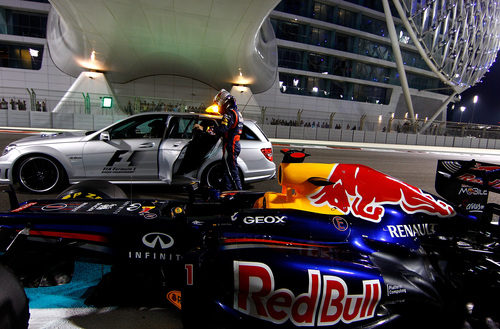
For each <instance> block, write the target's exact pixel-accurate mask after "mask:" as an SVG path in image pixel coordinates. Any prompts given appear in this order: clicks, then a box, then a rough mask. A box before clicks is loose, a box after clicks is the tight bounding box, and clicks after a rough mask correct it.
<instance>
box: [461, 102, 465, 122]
mask: <svg viewBox="0 0 500 329" xmlns="http://www.w3.org/2000/svg"><path fill="white" fill-rule="evenodd" d="M464 111H465V106H460V123H461V122H462V114H463V113H464Z"/></svg>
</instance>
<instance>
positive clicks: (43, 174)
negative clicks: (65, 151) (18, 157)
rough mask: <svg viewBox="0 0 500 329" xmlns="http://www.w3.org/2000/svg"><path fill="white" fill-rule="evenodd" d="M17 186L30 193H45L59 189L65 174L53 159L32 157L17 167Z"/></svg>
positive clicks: (41, 156) (40, 156) (39, 156)
mask: <svg viewBox="0 0 500 329" xmlns="http://www.w3.org/2000/svg"><path fill="white" fill-rule="evenodd" d="M16 174H17V176H16V177H17V179H18V181H19V184H20V185H21V186H22V187H23V188H24V189H26V190H28V191H30V192H32V193H47V192H53V191H55V190H57V189H59V188H60V187H61V186H62V185H63V183H64V182H65V180H66V173H65V172H64V169H63V168H62V167H61V165H60V164H59V163H58V162H57V161H56V160H54V159H52V158H49V157H46V156H43V155H33V156H30V157H27V158H25V159H23V160H22V161H21V163H20V164H19V166H17V171H16Z"/></svg>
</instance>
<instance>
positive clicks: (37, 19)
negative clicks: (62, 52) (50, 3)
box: [0, 8, 47, 38]
mask: <svg viewBox="0 0 500 329" xmlns="http://www.w3.org/2000/svg"><path fill="white" fill-rule="evenodd" d="M46 31H47V14H38V13H32V12H30V13H28V12H23V11H18V10H12V9H7V8H0V33H1V34H10V35H20V36H24V37H34V38H46V36H47V33H46Z"/></svg>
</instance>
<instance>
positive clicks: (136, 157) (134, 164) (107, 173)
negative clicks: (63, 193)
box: [83, 138, 161, 180]
mask: <svg viewBox="0 0 500 329" xmlns="http://www.w3.org/2000/svg"><path fill="white" fill-rule="evenodd" d="M160 141H161V140H160V139H159V138H158V139H150V140H144V139H127V140H111V141H108V142H105V141H91V142H88V143H87V144H86V145H85V150H84V156H83V160H84V165H85V172H86V174H87V177H107V178H110V179H112V180H129V179H130V177H131V176H133V178H134V179H146V180H151V179H158V144H160Z"/></svg>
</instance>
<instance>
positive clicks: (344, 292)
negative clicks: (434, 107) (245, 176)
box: [0, 150, 500, 328]
mask: <svg viewBox="0 0 500 329" xmlns="http://www.w3.org/2000/svg"><path fill="white" fill-rule="evenodd" d="M283 152H284V153H285V155H284V159H283V163H281V165H280V167H279V170H278V176H277V179H278V182H279V184H280V185H281V187H282V191H281V192H279V193H278V192H251V191H233V192H222V193H219V192H218V191H214V190H209V191H202V192H200V191H199V190H197V191H195V192H193V193H190V194H189V197H188V198H186V199H182V198H181V199H172V200H142V199H141V200H131V199H127V198H126V197H123V198H112V199H106V198H100V197H102V196H104V197H105V195H100V194H99V192H98V191H97V192H95V191H89V189H91V186H90V185H89V184H87V185H86V186H84V188H82V189H80V190H79V191H78V188H79V187H78V186H75V187H73V190H72V191H71V192H69V193H68V192H67V193H63V197H62V198H58V199H53V200H29V201H26V202H23V203H19V202H18V201H17V200H16V197H15V194H14V193H13V192H9V193H10V196H11V207H12V209H11V210H10V211H8V212H5V213H1V214H0V248H1V250H2V252H1V254H0V262H1V267H0V327H1V328H26V327H27V325H28V319H29V308H28V298H29V299H30V306H31V307H33V305H32V304H31V303H33V302H34V298H33V296H35V295H36V293H37V292H40V291H41V292H42V293H43V291H44V289H54V288H57V287H62V289H60V290H59V292H58V293H60V294H61V295H64V294H66V297H67V298H66V299H64V301H65V302H66V303H67V306H69V307H78V306H82V305H88V306H95V307H101V306H106V305H118V306H119V305H137V306H157V307H158V306H160V307H172V308H174V309H176V310H178V311H179V313H178V314H179V317H180V318H182V319H183V325H184V327H185V328H257V327H258V328H296V327H328V328H417V327H418V328H421V327H422V326H424V325H425V326H426V327H431V328H433V327H435V328H463V327H464V326H467V327H470V328H495V326H497V327H498V322H497V321H499V320H500V318H499V303H498V296H499V287H500V281H499V280H500V276H499V273H500V272H499V270H500V257H499V255H500V254H499V251H500V250H499V238H498V237H499V235H498V231H499V226H498V215H499V213H500V211H499V207H498V206H497V205H495V204H490V203H488V195H489V192H498V191H499V189H500V166H497V165H493V164H486V163H479V162H476V161H444V160H443V161H439V163H438V166H437V174H436V190H437V191H438V193H439V194H440V195H442V196H443V198H441V197H437V196H434V195H431V194H429V193H426V192H424V191H422V190H421V189H419V188H416V187H414V186H411V185H409V184H406V183H404V182H401V181H399V180H397V179H395V178H393V177H390V176H387V175H385V174H383V173H380V172H378V171H376V170H373V169H371V168H369V167H366V166H363V165H357V164H319V163H304V161H303V160H304V158H305V157H306V156H307V154H305V153H304V152H303V150H302V151H297V150H285V151H283ZM193 190H194V189H193ZM94 192H95V193H94ZM90 195H91V196H92V198H85V196H90ZM79 196H80V197H84V198H83V199H79V198H78V197H79ZM82 269H86V272H85V273H86V274H85V275H80V274H79V272H80V271H82ZM96 273H97V274H99V275H98V277H97V278H95V280H94V281H93V283H94V284H93V285H90V284H88V285H87V286H86V287H85V289H74V288H70V287H72V285H73V284H74V282H75V281H78V280H81V279H82V277H89V276H92V277H95V276H96ZM91 274H92V275H91ZM69 292H71V293H72V295H71V296H68V294H69ZM53 295H54V290H52V296H53ZM70 297H71V298H70ZM52 298H55V297H52Z"/></svg>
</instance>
